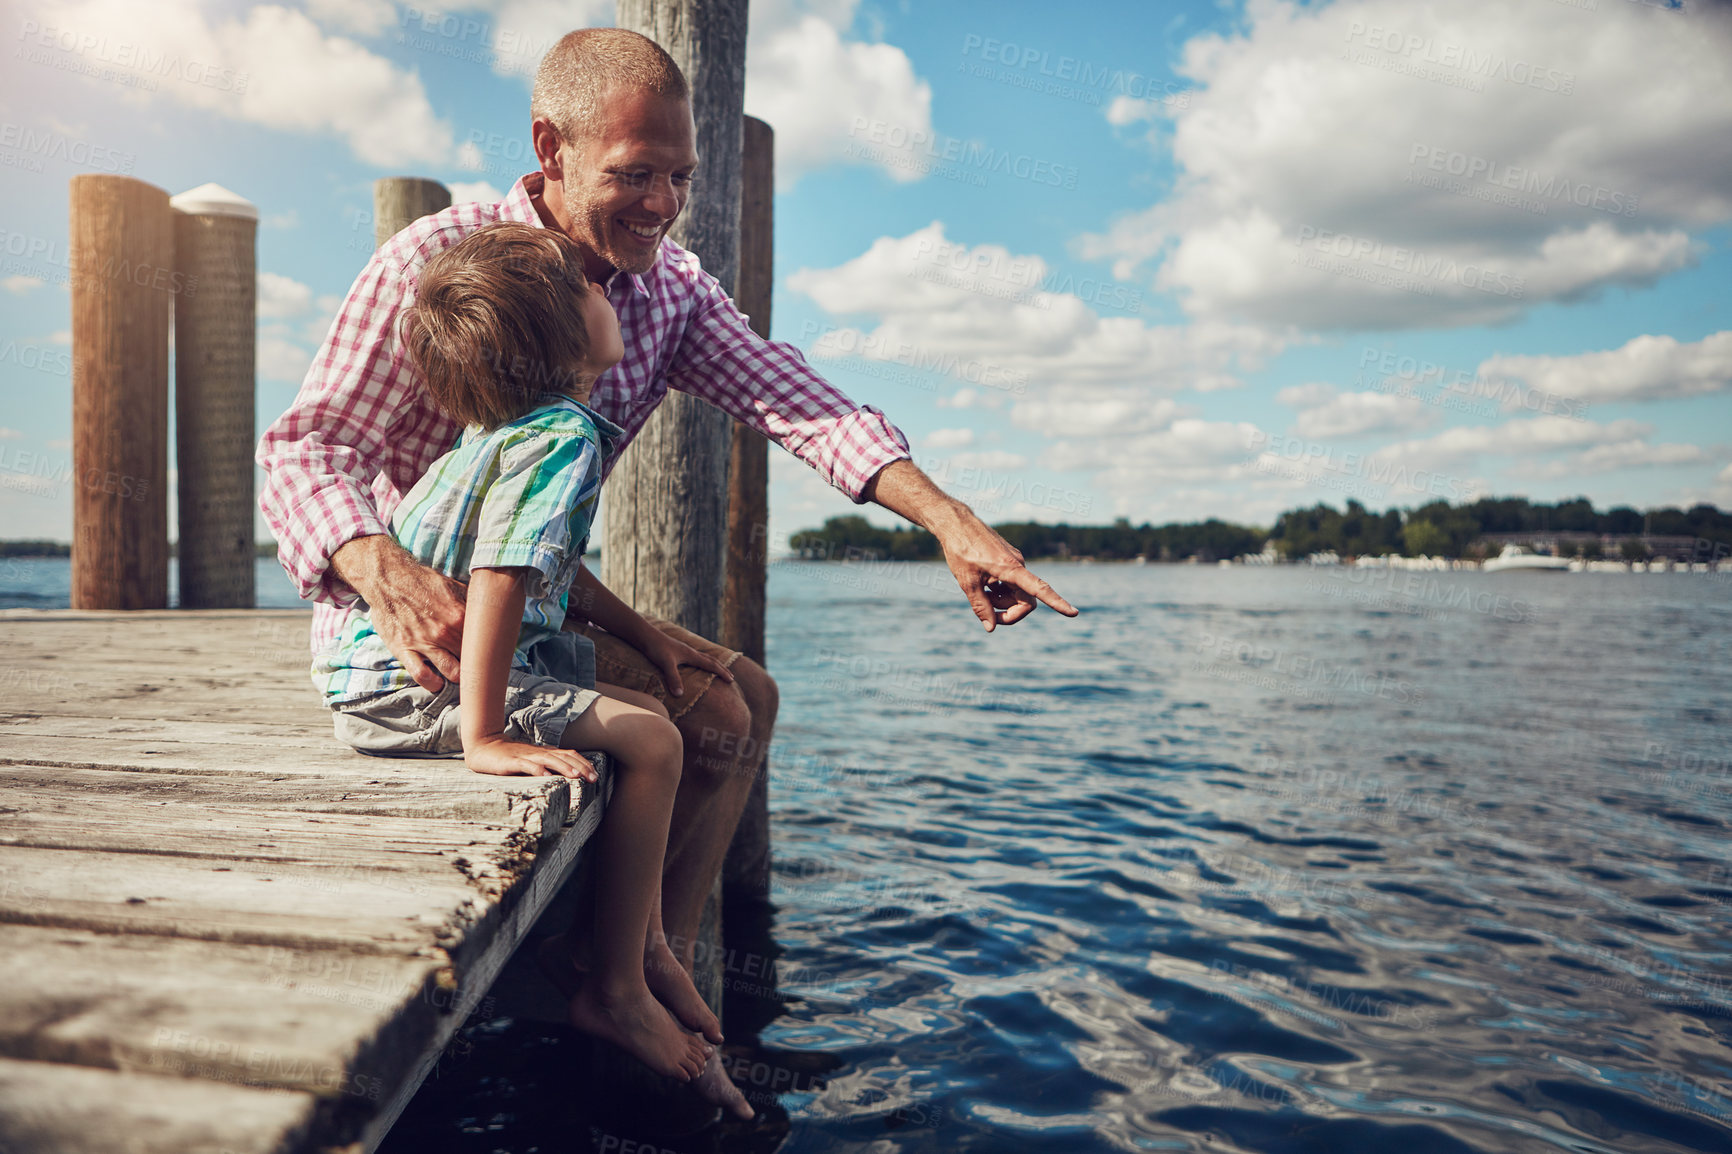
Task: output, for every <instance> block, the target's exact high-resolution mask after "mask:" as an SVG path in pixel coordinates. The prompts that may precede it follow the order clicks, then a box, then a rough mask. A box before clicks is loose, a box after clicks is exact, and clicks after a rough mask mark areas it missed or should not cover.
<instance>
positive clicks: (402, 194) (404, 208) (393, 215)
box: [373, 176, 451, 248]
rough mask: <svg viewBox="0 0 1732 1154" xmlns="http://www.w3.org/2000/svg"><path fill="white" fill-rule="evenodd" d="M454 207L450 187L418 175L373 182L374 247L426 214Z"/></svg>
mask: <svg viewBox="0 0 1732 1154" xmlns="http://www.w3.org/2000/svg"><path fill="white" fill-rule="evenodd" d="M450 207H451V190H450V189H448V188H446V187H445V186H444V185H443V184H440V183H439V182H438V181H437V180H426V179H424V178H422V177H419V176H387V177H382V178H380V179H379V180H375V181H374V182H373V246H374V247H375V248H377V247H378V246H379V245H382V244H384V243H385V242H386V241H388V240H390V239H391V238H392V237H394V236H396V235H397V234H398V233H400V232H402V231H403V230H404V229H406V228H408V227H409V226H410V225H411V224H414V223H415V222H416V221H418V220H420V219H421V218H422V217H424V216H432V215H433V214H434V213H436V212H444V211H445V210H446V209H448V208H450Z"/></svg>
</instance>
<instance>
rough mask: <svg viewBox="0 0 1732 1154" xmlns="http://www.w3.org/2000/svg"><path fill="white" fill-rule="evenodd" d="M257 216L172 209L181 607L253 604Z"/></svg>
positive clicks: (175, 417)
mask: <svg viewBox="0 0 1732 1154" xmlns="http://www.w3.org/2000/svg"><path fill="white" fill-rule="evenodd" d="M258 228H259V226H258V222H257V221H254V220H248V219H245V218H243V217H238V216H217V215H198V216H195V215H191V214H189V213H185V212H179V211H177V212H175V214H174V260H175V269H176V271H177V272H179V273H180V274H181V277H182V278H183V281H192V282H194V283H196V284H197V285H198V288H199V291H197V292H195V293H182V294H179V295H178V296H177V297H176V298H175V303H174V420H175V426H174V441H175V468H176V471H177V472H176V484H175V496H176V501H177V504H178V507H179V513H180V518H179V523H178V531H179V535H178V541H177V547H176V556H177V557H178V559H179V575H180V604H181V607H182V608H186V609H218V608H244V609H250V608H252V605H253V597H254V592H255V591H254V588H253V574H254V572H255V570H256V566H255V564H254V551H253V444H254V441H255V439H256V437H257V430H256V428H255V424H256V421H255V418H254V411H253V410H254V404H253V398H254V394H255V391H256V390H255V388H254V362H255V355H254V346H255V344H256V333H257V331H258V321H257V317H256V314H257V311H258V310H257V297H258V287H257V286H258V276H257V273H256V271H255V270H256V266H257V258H256V255H255V253H256V250H257V247H258V246H257V243H256V238H257V235H258Z"/></svg>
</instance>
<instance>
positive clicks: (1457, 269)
mask: <svg viewBox="0 0 1732 1154" xmlns="http://www.w3.org/2000/svg"><path fill="white" fill-rule="evenodd" d="M6 21H7V23H6V25H5V27H6V30H7V38H6V39H7V48H6V52H7V64H6V68H5V69H4V75H3V78H0V205H4V211H3V214H0V255H3V256H4V267H3V268H0V309H3V311H0V536H7V537H18V536H47V537H54V538H60V539H67V538H69V537H70V534H71V513H70V508H71V502H70V496H69V494H68V492H67V486H66V485H65V484H64V483H63V482H58V483H57V482H56V481H55V480H54V478H55V477H56V476H59V477H62V478H63V477H64V476H65V473H64V471H63V469H62V466H63V465H64V463H65V462H66V461H67V460H68V459H69V455H70V449H69V445H68V438H69V437H70V430H71V379H70V372H69V358H68V357H67V355H66V350H67V345H66V341H67V339H68V329H69V328H70V321H69V305H68V295H67V293H66V291H65V289H64V287H63V284H62V281H63V279H64V273H65V269H64V267H63V262H64V253H65V242H66V216H67V201H66V195H67V182H68V180H69V179H70V178H71V177H72V176H73V175H76V174H77V173H79V172H90V171H123V172H126V173H127V174H129V175H132V176H135V177H137V178H139V179H141V180H145V181H149V182H151V183H153V184H156V185H159V186H160V187H162V188H164V189H166V190H168V191H169V192H171V193H172V192H179V191H182V190H185V189H188V188H191V187H193V186H196V185H199V184H203V183H205V182H207V181H215V182H217V183H219V184H222V185H224V186H226V187H228V188H230V189H233V190H235V191H236V192H238V193H240V194H242V195H244V196H246V197H247V198H249V199H251V200H252V201H253V202H254V203H255V204H257V205H258V207H259V210H260V213H261V217H262V225H261V228H260V231H259V269H260V273H261V285H260V301H261V316H260V342H259V348H260V354H259V380H258V422H259V427H260V428H261V429H262V428H263V427H264V426H265V425H266V424H267V423H269V421H270V420H272V419H273V418H274V417H275V416H276V415H278V414H279V413H280V412H281V411H282V409H283V408H284V407H285V406H286V405H287V404H288V403H289V401H290V400H291V399H292V398H293V396H294V393H295V391H296V388H297V387H298V385H299V380H300V376H301V373H302V372H303V371H304V369H305V367H306V364H307V362H308V361H309V360H310V358H311V355H312V353H313V351H314V350H315V349H316V348H317V345H318V342H319V340H320V339H321V337H322V335H323V332H324V329H325V327H326V326H327V325H328V323H329V319H330V316H331V315H332V312H333V310H334V308H335V305H336V303H337V301H338V300H339V299H340V297H341V295H342V294H343V293H344V292H345V291H346V290H347V288H348V286H349V284H350V282H351V281H352V279H353V278H354V276H355V274H356V273H357V272H358V271H359V270H360V268H361V266H362V264H363V263H364V261H365V259H366V256H367V253H368V251H369V249H370V244H371V235H372V227H371V223H370V218H369V216H368V212H369V210H370V205H371V186H372V182H373V181H374V180H375V179H376V178H378V177H381V176H388V175H399V174H416V175H424V176H430V177H434V178H436V179H439V180H442V181H445V182H446V183H448V184H449V185H451V186H452V188H453V189H454V190H455V191H456V192H457V194H458V195H459V197H460V198H469V199H476V198H485V197H490V196H493V195H495V194H496V193H498V192H500V191H503V190H505V189H506V188H508V187H509V185H510V183H511V181H512V180H513V179H515V177H516V176H517V175H520V174H521V172H523V171H526V170H527V167H528V166H527V165H526V164H525V163H524V162H523V161H522V159H521V158H522V156H523V155H524V154H525V152H526V148H525V146H524V139H525V136H526V134H527V127H528V73H529V72H530V71H532V70H533V66H534V63H535V61H536V60H537V59H538V58H539V55H540V51H541V50H542V48H543V47H545V45H546V44H547V43H549V42H551V40H552V39H553V38H554V37H556V36H557V35H558V33H559V32H561V31H563V30H565V28H566V27H567V26H575V24H580V23H606V22H610V21H611V4H608V3H591V4H588V5H586V4H583V3H576V4H565V3H562V4H550V3H546V2H545V0H488V2H485V3H481V2H477V3H472V4H467V5H463V6H458V5H455V4H452V5H447V6H445V7H444V8H443V9H440V10H437V11H435V10H433V9H431V8H430V7H428V8H417V7H411V6H407V5H397V4H392V3H389V2H386V0H344V2H339V0H308V2H307V3H304V4H295V3H289V4H286V5H282V6H278V5H249V4H238V3H235V4H217V3H202V4H201V3H197V2H195V0H154V2H153V3H151V4H149V5H138V4H135V3H129V2H126V0H76V2H70V3H62V4H32V3H29V2H28V0H26V2H25V3H23V4H22V5H14V6H12V8H11V14H10V15H8V16H7V17H6ZM1729 57H1732V27H1729V21H1728V19H1727V17H1726V16H1725V15H1722V14H1721V13H1720V12H1719V11H1717V10H1715V9H1709V8H1702V7H1699V6H1697V5H1695V4H1691V3H1685V4H1684V5H1682V6H1675V7H1670V8H1663V7H1659V6H1656V5H1650V4H1642V3H1635V2H1632V0H1575V2H1572V3H1558V2H1553V0H1526V2H1524V3H1521V4H1515V5H1510V4H1496V3H1491V2H1489V0H1488V2H1483V3H1482V2H1480V0H1461V2H1459V3H1451V4H1448V5H1443V4H1410V3H1396V2H1394V0H1351V2H1342V3H1335V4H1311V5H1289V4H1282V3H1277V2H1273V0H1270V2H1258V3H1250V4H1246V5H1242V6H1241V5H1232V4H1220V5H1217V4H1201V3H1193V4H1168V5H1161V6H1153V5H1148V4H1146V3H1124V4H1110V3H1101V4H1091V5H1088V6H1086V7H1082V8H1067V7H1062V6H1059V5H1034V4H984V3H982V4H965V3H945V4H936V3H921V2H909V3H904V4H874V3H864V2H855V0H779V2H776V3H756V4H754V6H753V9H752V27H751V39H750V45H749V49H748V60H747V74H748V75H747V110H748V111H749V112H752V113H753V114H755V115H759V116H762V117H763V118H764V119H766V120H768V121H769V122H770V123H771V125H772V126H773V127H774V128H775V129H776V131H777V146H778V148H777V163H778V174H779V180H778V184H779V188H778V195H777V200H776V214H777V219H776V227H777V236H776V243H777V252H776V275H777V288H776V299H775V312H774V327H775V333H774V335H775V336H776V338H777V339H780V340H786V341H791V342H793V343H795V344H797V345H799V346H800V347H802V348H803V349H805V350H806V351H807V354H808V356H809V357H811V358H812V360H813V363H814V364H815V365H817V366H818V367H819V369H820V370H821V371H823V372H824V373H825V374H826V375H828V376H830V377H831V378H832V379H833V380H835V381H836V382H837V383H838V384H839V385H841V386H842V387H843V388H844V389H845V390H847V391H848V392H849V393H850V394H851V395H852V396H854V397H855V398H856V399H857V400H860V401H862V402H865V403H870V404H874V405H876V406H878V407H880V408H882V409H884V410H885V411H886V412H888V413H889V414H890V415H891V417H892V418H893V419H894V420H895V421H896V422H897V423H898V424H899V425H900V426H901V427H902V428H903V429H904V430H905V432H906V433H907V434H908V436H909V438H910V440H911V442H912V443H913V445H914V448H915V452H916V456H917V459H918V460H920V461H921V462H922V463H923V464H924V465H927V466H928V468H929V471H930V472H932V473H933V474H934V475H935V477H937V478H938V479H939V480H940V482H941V483H942V484H944V485H945V486H946V487H947V488H949V489H950V490H951V491H953V492H955V493H956V494H957V495H958V496H960V497H962V498H963V499H964V500H967V501H969V502H970V503H971V504H974V505H975V506H976V507H977V509H979V511H980V512H981V513H982V515H983V516H985V517H986V518H987V519H988V520H1009V519H1023V518H1028V519H1034V520H1044V521H1070V522H1073V523H1077V522H1104V521H1107V520H1110V519H1111V518H1113V517H1116V516H1125V517H1129V518H1131V519H1132V520H1134V521H1138V522H1140V521H1143V520H1145V519H1147V520H1154V521H1157V522H1159V521H1165V520H1191V519H1197V518H1201V517H1205V516H1220V517H1224V518H1228V519H1234V520H1240V521H1246V522H1254V523H1264V524H1267V523H1268V522H1269V521H1270V520H1271V519H1272V517H1273V515H1274V514H1275V513H1277V512H1279V511H1280V510H1281V509H1284V508H1289V507H1292V506H1295V505H1299V504H1305V503H1310V502H1312V501H1315V500H1327V501H1330V502H1332V503H1335V504H1340V503H1341V501H1342V500H1344V499H1345V498H1346V497H1348V496H1354V497H1357V498H1358V499H1360V500H1361V501H1364V502H1365V503H1367V504H1370V505H1373V506H1376V507H1379V508H1381V507H1384V506H1386V505H1391V504H1396V505H1414V504H1418V503H1421V502H1423V501H1425V500H1427V499H1430V498H1431V497H1433V496H1447V497H1467V496H1471V495H1474V494H1476V493H1486V492H1489V493H1496V494H1523V495H1527V496H1530V497H1533V498H1536V499H1545V500H1551V499H1557V498H1562V497H1568V496H1574V495H1578V494H1583V495H1586V496H1588V497H1590V498H1592V499H1593V500H1594V501H1595V502H1596V503H1597V504H1599V505H1601V506H1609V505H1614V504H1625V503H1628V504H1634V505H1637V506H1650V505H1658V504H1688V503H1691V502H1694V501H1698V500H1710V501H1715V502H1717V503H1719V504H1720V505H1722V506H1723V507H1732V463H1729V462H1732V421H1729V420H1728V417H1729V416H1732V405H1729V402H1728V387H1729V383H1732V332H1728V330H1729V329H1732V323H1729V321H1728V316H1727V306H1726V301H1727V300H1728V299H1729V298H1732V294H1729V293H1728V291H1727V289H1728V284H1729V277H1728V272H1729V264H1728V256H1727V251H1726V250H1727V242H1728V236H1729V233H1728V228H1727V222H1728V219H1729V218H1732V189H1729V187H1728V184H1727V181H1726V178H1725V174H1726V173H1727V172H1729V171H1732V84H1729V83H1728V80H1727V75H1726V71H1725V64H1724V61H1725V60H1726V59H1728V58H1729ZM911 141H912V142H919V143H914V144H911V143H910V142H911ZM775 457H776V459H775V461H774V464H773V470H772V478H773V489H772V517H773V535H776V536H778V537H779V536H780V535H782V534H785V533H787V532H788V531H791V530H793V529H797V528H800V527H803V526H808V525H813V524H816V523H817V522H818V521H819V520H821V519H822V518H823V517H825V516H830V515H834V514H835V513H839V512H847V511H850V510H852V509H853V506H851V505H850V504H849V502H848V501H847V500H846V499H845V498H843V497H841V496H840V495H839V494H836V493H834V492H832V491H830V490H827V489H826V488H825V487H824V486H823V485H822V483H821V482H820V481H819V480H818V479H817V477H816V475H814V474H811V473H810V472H808V471H807V470H805V469H804V467H803V466H801V465H799V464H798V463H797V462H795V461H793V459H792V458H789V457H787V456H786V455H784V454H779V453H778V454H776V455H775ZM870 512H871V513H872V514H873V517H874V519H875V520H877V521H880V522H881V523H885V524H888V523H891V521H892V520H893V518H891V517H890V516H889V515H888V514H885V513H883V511H882V510H870ZM261 535H263V534H262V533H261Z"/></svg>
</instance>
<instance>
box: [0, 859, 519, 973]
mask: <svg viewBox="0 0 1732 1154" xmlns="http://www.w3.org/2000/svg"><path fill="white" fill-rule="evenodd" d="M505 841H506V839H505V837H503V836H501V837H500V839H499V842H500V846H501V847H503V846H504V844H505ZM482 856H483V855H482V854H481V853H480V852H479V851H478V852H477V857H482ZM403 883H404V875H403V874H401V873H399V872H394V871H387V870H383V869H369V868H367V867H365V866H363V865H356V866H355V867H353V869H352V871H350V872H346V873H344V874H341V875H338V876H336V877H333V876H332V874H331V873H329V872H327V871H324V870H321V869H320V868H318V867H316V866H313V867H309V866H305V865H298V864H294V863H287V862H242V861H237V862H235V863H234V864H233V865H232V866H230V867H227V868H219V867H215V866H213V865H212V864H211V863H209V862H205V861H198V860H196V859H186V858H176V857H159V856H156V855H152V854H113V853H98V852H67V851H64V850H53V849H33V848H19V847H11V846H7V847H0V922H11V923H16V924H20V925H36V926H56V927H63V928H84V929H92V930H98V931H101V932H103V933H133V934H155V935H160V936H163V937H185V938H199V939H204V940H207V941H219V942H252V943H256V944H260V945H294V946H299V947H304V948H314V947H319V946H331V947H334V948H337V949H352V950H364V951H371V952H377V953H385V952H394V953H402V954H414V953H416V952H417V951H421V950H428V951H430V950H431V948H432V947H433V946H435V945H437V944H441V942H440V939H441V937H442V936H443V934H444V933H445V932H448V931H449V929H450V926H451V923H453V922H455V921H456V920H457V919H458V918H459V916H460V911H462V910H464V909H466V908H467V907H469V906H470V905H472V904H474V903H475V902H476V901H478V900H479V899H480V898H481V895H480V894H478V893H477V892H476V888H477V887H476V886H475V884H474V883H473V882H472V881H471V880H470V879H469V878H467V877H466V876H464V874H463V873H462V872H460V871H459V870H457V869H455V868H450V867H446V866H444V865H443V864H442V865H441V866H440V867H439V869H438V872H435V871H434V870H427V871H425V872H423V873H420V874H419V875H415V876H413V879H412V884H403Z"/></svg>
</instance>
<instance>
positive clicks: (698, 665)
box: [638, 629, 734, 697]
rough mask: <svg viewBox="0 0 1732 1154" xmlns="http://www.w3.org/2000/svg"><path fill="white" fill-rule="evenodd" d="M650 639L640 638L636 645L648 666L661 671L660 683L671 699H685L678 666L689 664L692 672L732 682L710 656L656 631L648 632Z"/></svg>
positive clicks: (726, 672)
mask: <svg viewBox="0 0 1732 1154" xmlns="http://www.w3.org/2000/svg"><path fill="white" fill-rule="evenodd" d="M649 632H650V634H651V636H648V637H645V638H644V639H643V644H642V645H641V646H639V647H638V648H639V652H641V653H642V654H643V655H644V657H645V658H647V659H648V660H649V663H650V664H651V665H653V666H655V667H656V669H658V670H660V671H661V675H662V684H663V685H665V686H667V687H668V694H669V695H670V696H672V697H683V696H685V692H686V690H685V681H684V678H682V677H681V676H680V666H682V665H690V666H692V667H693V668H694V669H702V670H704V671H705V672H706V673H714V674H715V675H716V676H717V677H720V678H721V679H722V680H723V681H732V680H733V679H734V675H733V674H732V673H730V672H728V667H727V666H726V665H723V664H722V663H721V662H720V661H717V660H716V659H715V658H714V657H711V656H710V655H709V654H707V653H703V652H700V651H699V650H696V649H693V648H692V647H691V646H690V645H687V644H686V643H685V642H684V641H681V640H679V639H678V638H674V637H669V636H668V635H667V634H666V633H663V632H662V631H661V630H659V629H651V630H650V631H649Z"/></svg>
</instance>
